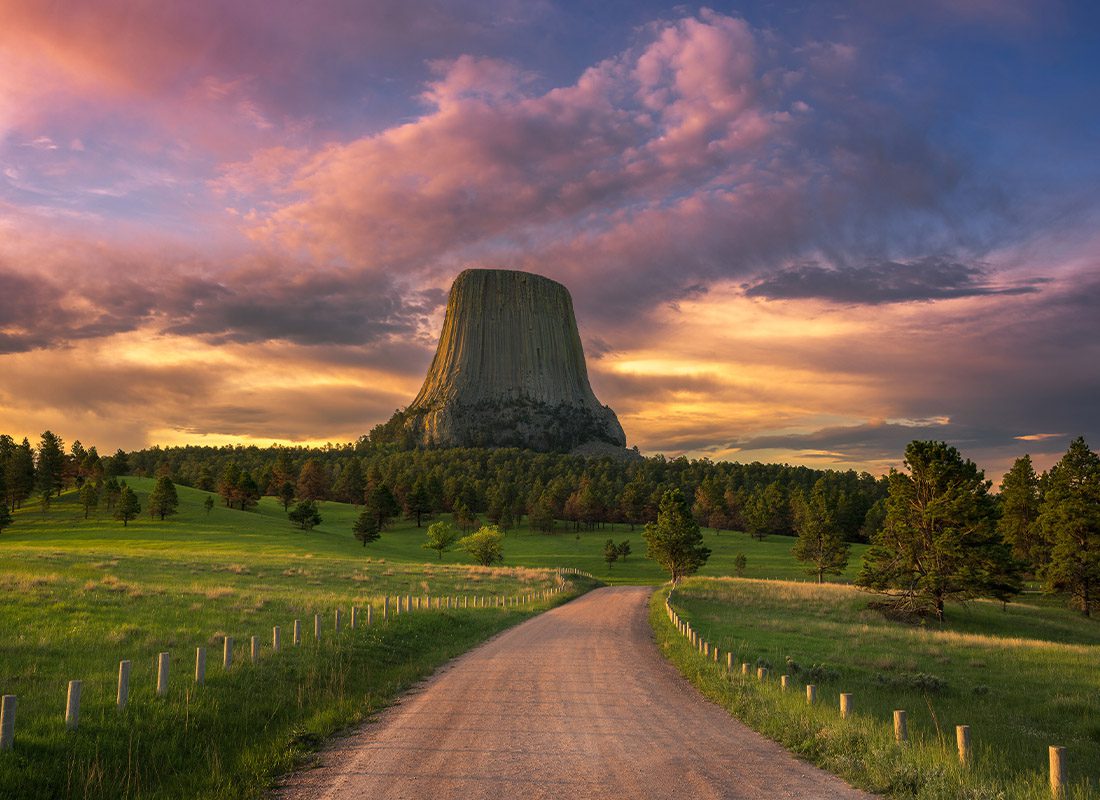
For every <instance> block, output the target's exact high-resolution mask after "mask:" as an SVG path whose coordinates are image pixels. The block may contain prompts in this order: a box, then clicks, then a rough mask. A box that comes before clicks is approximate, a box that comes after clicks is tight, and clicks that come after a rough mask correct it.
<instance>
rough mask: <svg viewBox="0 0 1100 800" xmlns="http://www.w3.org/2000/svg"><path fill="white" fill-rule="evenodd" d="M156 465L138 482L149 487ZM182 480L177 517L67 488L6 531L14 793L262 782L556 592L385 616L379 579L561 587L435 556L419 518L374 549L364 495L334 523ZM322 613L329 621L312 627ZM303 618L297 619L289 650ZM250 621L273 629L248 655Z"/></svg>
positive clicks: (433, 587)
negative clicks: (199, 678)
mask: <svg viewBox="0 0 1100 800" xmlns="http://www.w3.org/2000/svg"><path fill="white" fill-rule="evenodd" d="M151 483H152V482H151V481H146V480H141V479H131V480H130V485H131V486H132V487H133V488H135V490H136V491H137V492H138V494H139V496H140V497H141V499H142V501H143V504H144V501H145V494H146V493H147V492H148V490H149V489H150V488H151ZM180 498H181V504H180V513H179V515H177V516H176V517H173V518H171V519H170V520H168V521H165V522H160V521H156V522H154V521H150V520H149V519H148V517H147V516H145V517H142V518H140V519H138V520H135V521H132V522H131V523H130V524H129V526H127V527H125V528H123V527H122V525H121V523H119V522H116V521H115V520H113V519H110V518H109V517H108V516H107V515H106V514H105V513H104V514H102V515H101V517H100V518H98V519H90V520H84V519H83V512H82V511H81V510H80V509H79V508H78V507H77V505H76V500H75V496H74V495H72V494H68V495H66V496H65V497H63V498H62V499H61V500H60V501H55V503H54V504H53V507H52V508H51V510H50V511H49V512H48V513H43V512H42V511H41V510H39V509H36V508H28V509H23V510H21V511H20V512H19V513H17V515H16V523H15V525H14V526H13V527H12V528H10V529H8V530H7V531H5V532H4V533H3V534H2V535H0V593H2V596H3V599H4V602H3V603H2V604H0V631H2V632H3V635H2V637H0V693H4V694H15V695H17V696H18V697H19V709H18V714H17V726H16V748H15V750H14V751H13V752H11V753H0V797H3V798H5V800H7V799H8V798H13V799H14V798H57V797H87V798H123V797H124V798H139V797H140V798H152V797H156V798H194V797H212V798H223V797H224V798H240V797H259V796H261V795H262V793H263V791H264V789H265V788H266V787H268V786H270V784H271V782H272V780H273V779H274V778H275V777H276V776H277V775H278V774H280V773H282V772H285V771H286V770H288V769H290V768H292V766H293V765H294V764H295V762H296V760H298V759H299V758H300V757H301V756H302V754H303V753H304V752H306V751H308V750H309V749H311V748H312V747H314V746H316V744H317V743H319V742H320V741H321V740H322V739H323V738H324V737H326V736H328V735H330V734H331V733H332V732H334V731H335V730H338V729H339V728H342V727H344V726H346V725H349V724H353V723H355V722H357V721H360V720H362V719H364V718H365V717H367V716H369V715H370V714H371V713H373V712H374V711H376V710H377V709H378V708H380V707H382V706H383V705H385V704H386V703H387V702H389V700H390V699H392V698H393V697H394V696H395V695H396V694H397V693H398V692H400V691H401V690H402V689H403V688H404V687H406V686H408V685H409V684H410V683H412V682H415V681H416V680H418V679H419V678H421V677H423V676H424V675H426V674H428V673H430V672H431V671H432V670H433V669H434V668H435V667H436V666H438V665H439V664H440V663H442V662H444V661H446V660H447V659H449V658H451V657H453V656H454V655H457V654H458V653H461V652H463V651H465V650H467V649H469V648H470V647H471V646H473V645H475V644H477V643H478V642H480V641H483V640H484V639H486V638H487V637H489V636H491V635H493V634H494V633H496V632H498V631H500V630H502V629H504V628H505V627H508V626H510V625H512V624H515V623H516V622H518V621H520V620H522V619H524V618H526V617H527V616H529V615H530V614H532V613H537V611H539V610H541V609H543V608H546V607H547V603H546V602H542V603H536V604H533V605H530V606H526V607H521V608H507V609H504V608H490V609H481V608H478V609H469V610H449V611H448V610H443V611H432V612H430V613H423V612H422V613H419V614H418V613H412V614H405V615H402V616H400V617H398V618H396V619H392V618H391V620H390V621H389V622H388V623H386V624H379V621H378V613H377V612H378V610H379V608H380V599H381V597H382V596H384V595H389V594H414V595H417V596H423V595H426V594H430V595H434V596H451V595H468V596H470V595H476V596H485V595H510V596H515V595H517V594H520V593H527V592H532V591H538V590H541V589H547V588H549V587H550V586H552V585H553V577H552V575H551V574H550V573H547V572H546V571H543V570H536V569H527V568H522V567H505V568H493V569H486V568H482V567H475V566H471V565H468V564H466V565H459V564H458V563H456V562H457V559H456V558H455V557H453V556H451V557H449V558H448V560H447V561H448V563H444V564H437V563H430V562H431V560H432V559H433V558H434V554H432V553H430V552H428V551H426V550H422V549H419V541H417V542H416V549H414V545H413V542H412V538H413V537H412V535H411V534H410V535H409V536H408V537H406V538H407V539H408V546H407V547H406V548H405V551H406V558H405V559H404V560H403V561H402V560H400V559H392V558H389V557H387V553H388V552H390V551H391V550H395V549H400V548H395V547H394V546H393V544H392V543H387V547H388V549H387V547H382V548H378V549H377V550H375V549H372V548H368V549H366V551H365V552H364V548H362V547H360V546H359V544H358V543H357V542H355V541H354V540H353V539H352V537H351V533H350V519H351V516H352V514H353V513H354V511H353V510H352V509H348V508H339V507H336V506H335V504H325V506H324V509H323V513H324V515H325V516H326V518H327V519H326V524H327V525H328V526H329V527H327V528H324V529H321V530H315V531H313V532H311V533H305V532H302V531H298V530H295V529H294V528H292V527H291V526H290V525H289V523H288V522H287V521H286V517H285V515H284V514H283V513H282V510H281V509H280V508H278V507H277V506H276V505H275V504H274V503H271V502H270V501H265V503H264V504H263V506H262V507H261V509H260V511H259V513H244V512H241V511H231V510H229V509H225V508H224V507H220V506H218V507H215V508H214V510H213V511H212V512H211V513H210V514H209V516H208V515H207V514H206V512H205V510H204V509H203V507H202V501H203V500H204V499H205V493H202V492H197V491H193V490H188V489H183V488H181V489H180ZM344 523H346V525H344ZM341 525H344V527H343V530H339V529H340V526H341ZM337 531H339V533H338V532H337ZM393 538H396V537H391V536H389V534H387V535H386V536H384V538H383V542H386V540H387V539H393ZM380 544H382V543H380ZM414 556H415V560H414V558H413V557H414ZM415 562H421V563H415ZM423 562H428V563H423ZM579 588H584V587H583V586H582V587H579ZM560 599H563V596H560V595H559V596H558V597H556V598H554V601H557V600H560ZM554 601H551V602H554ZM368 604H374V607H375V624H373V625H372V626H371V627H370V628H365V627H362V626H361V627H360V628H359V629H358V630H356V631H350V630H348V629H347V627H346V624H347V613H348V610H349V609H350V607H351V606H352V605H358V606H360V607H363V606H366V605H368ZM338 607H339V608H342V609H343V610H344V614H345V617H344V619H345V628H344V630H343V631H342V632H341V633H340V634H337V633H336V632H335V631H334V630H333V611H334V609H335V608H338ZM315 613H319V614H322V615H323V620H324V625H325V630H324V633H323V635H322V638H321V641H320V642H317V641H316V640H315V639H314V637H313V624H312V620H313V615H314V614H315ZM294 619H300V620H301V621H302V628H303V643H302V646H300V647H297V648H295V647H293V646H291V625H292V622H293V620H294ZM275 625H279V626H281V628H282V640H283V650H282V651H281V652H280V653H278V654H275V653H273V652H272V651H271V631H272V627H273V626H275ZM225 635H230V636H232V637H233V638H234V639H235V641H236V648H235V665H234V667H233V668H232V669H230V670H229V671H225V670H223V669H222V667H221V647H222V641H223V637H224V636H225ZM253 635H255V636H257V637H258V638H259V640H260V641H261V642H262V644H263V650H262V653H261V659H260V661H259V663H258V664H256V665H252V664H251V663H249V661H250V659H249V652H248V640H249V637H250V636H253ZM197 646H204V647H206V648H207V682H206V685H205V686H204V687H201V688H198V687H196V686H195V685H194V682H193V678H192V675H193V669H194V658H195V648H196V647H197ZM162 651H163V652H168V653H170V657H171V664H172V670H171V679H170V682H169V692H168V695H167V696H166V697H164V698H157V697H155V692H154V686H155V659H156V655H157V653H159V652H162ZM122 659H129V660H131V661H132V662H133V668H132V669H133V672H132V676H131V684H132V687H133V688H132V691H131V702H130V706H129V707H128V708H127V709H126V710H125V711H123V712H119V710H118V709H117V708H116V707H115V690H116V685H117V684H116V682H117V674H118V664H119V661H120V660H122ZM70 679H80V680H82V681H83V682H84V688H83V696H82V701H81V712H80V726H79V729H78V730H77V731H75V732H72V733H66V732H65V730H64V723H63V715H64V706H65V688H66V684H67V682H68V681H69V680H70Z"/></svg>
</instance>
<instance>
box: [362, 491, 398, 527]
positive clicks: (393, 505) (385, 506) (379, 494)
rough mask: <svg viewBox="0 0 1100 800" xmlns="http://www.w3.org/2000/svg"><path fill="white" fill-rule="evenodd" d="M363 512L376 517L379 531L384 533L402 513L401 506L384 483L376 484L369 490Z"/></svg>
mask: <svg viewBox="0 0 1100 800" xmlns="http://www.w3.org/2000/svg"><path fill="white" fill-rule="evenodd" d="M363 510H364V511H366V512H369V513H370V514H371V515H372V516H373V517H374V519H375V521H376V522H377V523H378V530H380V531H382V530H385V529H386V526H387V525H389V523H390V520H392V519H393V518H394V517H396V516H397V515H398V514H399V513H400V512H401V506H399V505H398V504H397V499H396V498H395V497H394V496H393V492H391V491H390V490H389V488H388V487H387V486H386V485H385V484H384V483H375V484H373V485H371V486H370V487H369V488H368V489H367V496H366V501H365V503H364V505H363Z"/></svg>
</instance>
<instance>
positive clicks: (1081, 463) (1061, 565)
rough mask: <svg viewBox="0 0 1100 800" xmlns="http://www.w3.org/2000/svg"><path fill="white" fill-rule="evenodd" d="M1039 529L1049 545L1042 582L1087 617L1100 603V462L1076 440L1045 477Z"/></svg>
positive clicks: (1085, 446) (1094, 454)
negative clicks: (1099, 600) (1065, 596)
mask: <svg viewBox="0 0 1100 800" xmlns="http://www.w3.org/2000/svg"><path fill="white" fill-rule="evenodd" d="M1039 526H1040V528H1041V529H1042V532H1043V535H1044V536H1045V537H1046V540H1047V542H1048V543H1049V545H1050V562H1049V563H1048V564H1047V565H1046V566H1045V567H1044V568H1043V570H1042V572H1041V577H1042V579H1043V583H1044V585H1045V588H1046V589H1047V591H1049V592H1066V593H1067V594H1068V595H1069V597H1070V602H1071V604H1072V605H1074V606H1075V607H1076V608H1078V609H1079V610H1080V611H1081V613H1082V614H1084V615H1085V616H1086V617H1088V616H1092V611H1093V608H1094V607H1095V606H1096V603H1097V601H1098V599H1100V456H1097V454H1096V453H1094V452H1092V450H1090V449H1089V446H1088V445H1087V444H1086V443H1085V440H1084V438H1083V437H1080V436H1079V437H1077V438H1076V439H1074V440H1073V442H1072V443H1071V444H1070V446H1069V450H1067V451H1066V454H1065V455H1064V456H1062V459H1061V460H1060V461H1059V462H1058V463H1057V464H1055V465H1054V466H1053V467H1052V468H1051V470H1050V474H1049V476H1048V480H1047V487H1046V493H1045V495H1044V497H1043V503H1042V505H1041V507H1040V510H1039Z"/></svg>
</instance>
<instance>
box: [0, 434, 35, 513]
mask: <svg viewBox="0 0 1100 800" xmlns="http://www.w3.org/2000/svg"><path fill="white" fill-rule="evenodd" d="M34 478H35V473H34V451H33V450H32V449H31V443H30V442H28V441H27V440H26V438H24V439H23V442H22V443H21V444H19V445H17V446H16V447H15V448H14V449H12V451H11V455H10V457H9V460H8V463H7V467H6V468H5V471H4V483H5V484H6V485H7V491H8V498H7V499H8V505H9V506H10V508H11V510H12V511H15V510H16V509H17V508H19V506H21V505H22V504H23V502H24V501H25V500H26V499H27V498H28V497H30V496H31V492H33V491H34Z"/></svg>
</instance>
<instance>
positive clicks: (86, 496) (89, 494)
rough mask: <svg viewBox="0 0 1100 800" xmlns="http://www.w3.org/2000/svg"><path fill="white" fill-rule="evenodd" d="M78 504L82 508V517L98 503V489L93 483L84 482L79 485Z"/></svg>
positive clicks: (85, 516)
mask: <svg viewBox="0 0 1100 800" xmlns="http://www.w3.org/2000/svg"><path fill="white" fill-rule="evenodd" d="M80 505H81V506H82V507H83V508H84V519H87V518H88V515H89V514H90V513H91V512H92V511H93V510H94V509H95V508H96V507H97V506H98V505H99V489H98V488H96V486H95V484H92V483H85V484H84V485H83V486H81V487H80Z"/></svg>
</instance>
